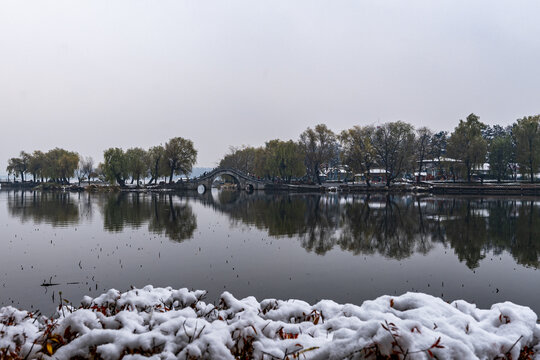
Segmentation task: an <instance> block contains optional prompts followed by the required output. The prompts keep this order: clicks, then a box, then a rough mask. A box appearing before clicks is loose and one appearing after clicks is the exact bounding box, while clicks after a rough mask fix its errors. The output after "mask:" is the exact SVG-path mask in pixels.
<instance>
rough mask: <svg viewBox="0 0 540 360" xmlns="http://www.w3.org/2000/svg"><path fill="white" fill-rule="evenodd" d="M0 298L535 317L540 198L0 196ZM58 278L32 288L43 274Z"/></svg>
mask: <svg viewBox="0 0 540 360" xmlns="http://www.w3.org/2000/svg"><path fill="white" fill-rule="evenodd" d="M0 219H1V222H0V229H1V230H0V236H1V237H0V244H1V248H0V249H1V251H0V306H4V305H13V306H16V307H18V308H21V309H40V310H41V311H42V312H43V313H44V314H47V315H50V314H51V313H52V312H53V309H54V306H55V305H57V304H58V303H59V292H60V291H61V292H62V296H63V298H67V299H69V300H71V301H73V303H76V304H78V303H79V301H80V299H81V298H82V297H83V296H84V295H90V296H97V295H99V294H101V293H102V292H104V291H106V290H107V289H109V288H116V289H119V290H126V289H129V288H130V286H135V287H142V286H144V285H147V284H153V285H154V286H172V287H175V288H181V287H187V288H194V289H205V290H208V291H209V294H208V297H207V300H208V301H210V302H211V301H213V300H216V299H217V298H218V296H219V294H221V292H223V291H225V290H227V291H230V292H232V293H233V294H234V295H235V296H237V297H245V296H249V295H253V296H255V297H257V299H258V300H261V299H263V298H281V299H288V298H299V299H303V300H306V301H308V302H315V301H317V300H319V299H323V298H324V299H332V300H335V301H337V302H340V303H345V302H350V303H355V304H361V303H362V301H364V300H366V299H373V298H375V297H377V296H379V295H383V294H402V293H404V292H407V291H421V292H425V293H429V294H432V295H436V296H440V297H442V298H443V299H445V300H448V301H451V300H454V299H465V300H467V301H469V302H475V303H476V304H477V305H478V306H479V307H483V308H485V307H490V306H491V304H493V303H497V302H502V301H506V300H510V301H512V302H515V303H518V304H522V305H527V306H530V307H531V308H533V310H535V311H536V312H537V313H540V286H539V285H540V272H539V271H538V270H537V269H538V266H539V260H540V258H539V256H540V201H539V200H534V199H527V198H513V199H512V198H472V197H435V196H421V197H416V196H412V195H406V196H397V195H395V196H386V195H371V196H367V195H338V194H324V195H321V194H310V195H305V194H289V195H288V194H277V195H276V194H264V193H257V192H256V193H253V194H247V193H245V192H233V191H231V192H226V191H223V192H217V191H216V190H214V191H212V192H211V193H210V192H208V193H206V194H204V195H198V194H190V195H186V194H144V193H141V194H137V193H116V194H89V193H80V194H78V193H61V192H58V193H54V192H29V191H26V192H22V191H15V192H14V191H0ZM44 282H45V283H49V282H52V283H55V284H58V285H56V286H50V287H42V286H40V285H41V284H42V283H44Z"/></svg>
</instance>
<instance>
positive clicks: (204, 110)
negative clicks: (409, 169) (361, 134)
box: [0, 0, 540, 173]
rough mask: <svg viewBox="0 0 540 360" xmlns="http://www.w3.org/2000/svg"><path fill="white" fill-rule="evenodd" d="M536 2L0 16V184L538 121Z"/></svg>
mask: <svg viewBox="0 0 540 360" xmlns="http://www.w3.org/2000/svg"><path fill="white" fill-rule="evenodd" d="M539 15H540V2H539V1H493V0H491V1H470V0H467V1H456V0H449V1H433V0H425V1H401V0H399V1H379V0H372V1H359V0H357V1H341V0H338V1H316V0H306V1H295V0H289V1H275V0H273V1H258V0H246V1H225V0H220V1H180V0H175V1H165V0H159V1H138V0H114V1H111V0H104V1H99V0H91V1H73V0H66V1H46V0H36V1H20V0H7V1H6V0H2V1H0V123H1V128H0V173H5V167H6V163H7V161H6V160H7V158H9V157H12V156H16V155H17V154H18V152H19V151H20V150H23V149H24V150H26V151H33V150H35V149H42V150H48V149H50V148H53V147H56V146H58V147H63V148H66V149H69V150H74V151H77V152H79V153H80V154H82V155H91V156H92V157H94V159H95V160H96V162H97V161H101V159H102V152H103V150H104V149H105V148H107V147H111V146H119V147H123V148H124V149H127V148H129V147H133V146H141V147H145V148H147V147H149V146H152V145H156V144H159V143H164V142H165V141H166V140H167V139H169V138H171V137H174V136H182V137H186V138H189V139H192V140H193V141H194V143H195V147H196V148H197V149H198V151H199V157H198V166H214V165H215V164H216V162H217V161H218V160H219V158H220V157H221V156H222V155H223V154H224V153H226V152H227V150H228V147H229V145H242V144H249V145H260V144H263V143H264V142H265V141H266V140H270V139H273V138H281V139H291V138H292V139H297V138H298V135H299V134H300V132H302V131H303V130H304V129H305V128H306V127H307V126H313V125H315V124H317V123H321V122H324V123H326V124H328V125H329V126H330V127H331V128H332V129H333V130H335V131H341V130H342V129H345V128H348V127H350V126H352V125H356V124H369V123H383V122H386V121H394V120H404V121H408V122H410V123H412V124H414V125H415V126H421V125H426V126H430V127H431V128H433V129H434V130H439V129H442V130H451V129H452V128H453V127H454V126H455V125H456V124H457V122H458V120H459V119H460V118H465V117H466V116H467V115H468V114H469V113H471V112H474V113H476V114H477V115H479V116H480V118H481V120H482V121H484V122H486V123H488V124H496V123H498V124H503V125H506V124H510V123H511V122H513V121H514V120H515V119H517V118H519V117H522V116H524V115H533V114H537V113H539V112H540V110H539V108H540V21H538V18H539Z"/></svg>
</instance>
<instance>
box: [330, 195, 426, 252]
mask: <svg viewBox="0 0 540 360" xmlns="http://www.w3.org/2000/svg"><path fill="white" fill-rule="evenodd" d="M413 200H414V199H412V198H405V197H395V196H392V195H387V196H366V197H365V198H361V199H356V201H353V202H350V203H347V204H346V205H345V211H344V212H343V216H342V224H341V226H342V234H341V236H340V239H339V241H338V243H339V245H340V247H341V249H342V250H348V251H352V252H353V253H355V254H360V253H362V254H373V253H379V254H381V255H384V256H387V257H392V258H396V259H402V258H406V257H409V256H411V255H412V254H413V253H415V252H421V253H427V252H428V251H429V250H430V249H431V247H432V243H431V241H430V236H429V234H428V231H427V230H428V228H429V227H430V223H429V222H428V221H426V219H425V218H424V217H425V216H424V214H423V211H422V207H421V206H420V203H419V202H418V203H415V202H414V201H413Z"/></svg>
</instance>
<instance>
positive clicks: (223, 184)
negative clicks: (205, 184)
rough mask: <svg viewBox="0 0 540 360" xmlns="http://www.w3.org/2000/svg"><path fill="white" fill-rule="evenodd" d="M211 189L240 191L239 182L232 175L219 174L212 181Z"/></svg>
mask: <svg viewBox="0 0 540 360" xmlns="http://www.w3.org/2000/svg"><path fill="white" fill-rule="evenodd" d="M212 187H219V188H225V189H232V190H240V189H241V188H240V180H239V179H238V178H237V177H236V176H234V175H232V174H219V175H218V176H216V177H215V178H214V179H212Z"/></svg>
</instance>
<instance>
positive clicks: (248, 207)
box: [7, 191, 540, 269]
mask: <svg viewBox="0 0 540 360" xmlns="http://www.w3.org/2000/svg"><path fill="white" fill-rule="evenodd" d="M193 201H196V202H197V203H199V204H202V205H203V206H204V207H210V208H212V209H213V210H214V211H216V212H219V213H222V214H225V215H226V216H227V217H228V218H229V220H230V222H231V224H232V225H233V226H234V227H256V228H258V229H260V230H263V231H265V232H267V234H268V235H269V236H271V237H287V238H295V239H297V240H298V241H299V243H300V245H301V246H302V247H303V248H304V249H305V250H307V251H308V252H313V253H316V254H319V255H325V254H326V253H327V252H328V251H330V250H332V249H335V248H339V249H341V250H343V251H347V252H351V253H353V254H365V255H371V254H379V255H382V256H384V257H387V258H393V259H404V258H408V257H410V256H412V255H413V254H417V253H419V254H428V253H429V252H430V251H431V250H432V249H433V247H434V246H435V245H436V244H438V243H440V244H443V245H444V246H446V247H448V248H451V249H453V251H454V252H455V253H456V255H457V257H458V259H459V260H460V261H461V262H463V263H465V264H466V266H467V267H468V268H470V269H475V268H477V267H478V266H479V264H480V262H481V260H482V259H484V258H485V256H486V254H487V253H488V252H492V253H493V254H495V255H496V254H500V253H502V252H504V251H507V252H509V253H510V254H512V256H513V257H514V259H515V260H516V262H517V263H519V264H523V265H527V266H533V267H538V266H539V257H540V203H539V202H537V201H534V199H521V198H520V199H503V198H469V197H432V196H422V197H418V196H412V195H407V196H398V195H371V196H370V195H347V196H343V195H338V194H309V195H303V194H264V193H254V194H247V193H245V192H234V191H222V192H218V193H213V194H212V193H210V192H208V193H206V194H203V195H189V197H186V196H185V195H181V196H180V195H178V194H140V193H118V194H70V193H64V192H50V193H49V192H9V193H8V195H7V204H8V210H9V214H10V215H11V216H12V217H16V218H19V219H20V220H21V222H23V223H24V222H28V221H33V222H34V223H50V224H52V225H53V226H67V225H74V224H77V223H79V222H80V221H82V220H83V219H85V218H89V217H91V216H92V214H93V212H94V211H99V212H100V213H101V215H102V218H103V228H104V229H105V230H106V231H107V232H122V231H125V230H126V228H130V229H137V228H141V227H147V229H148V231H149V232H151V233H156V234H163V235H165V236H166V237H167V238H169V239H170V240H172V241H175V242H182V241H184V240H186V239H189V238H192V237H193V234H194V232H195V230H196V229H197V217H196V214H195V213H194V212H193V209H192V206H191V205H190V202H193Z"/></svg>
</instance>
